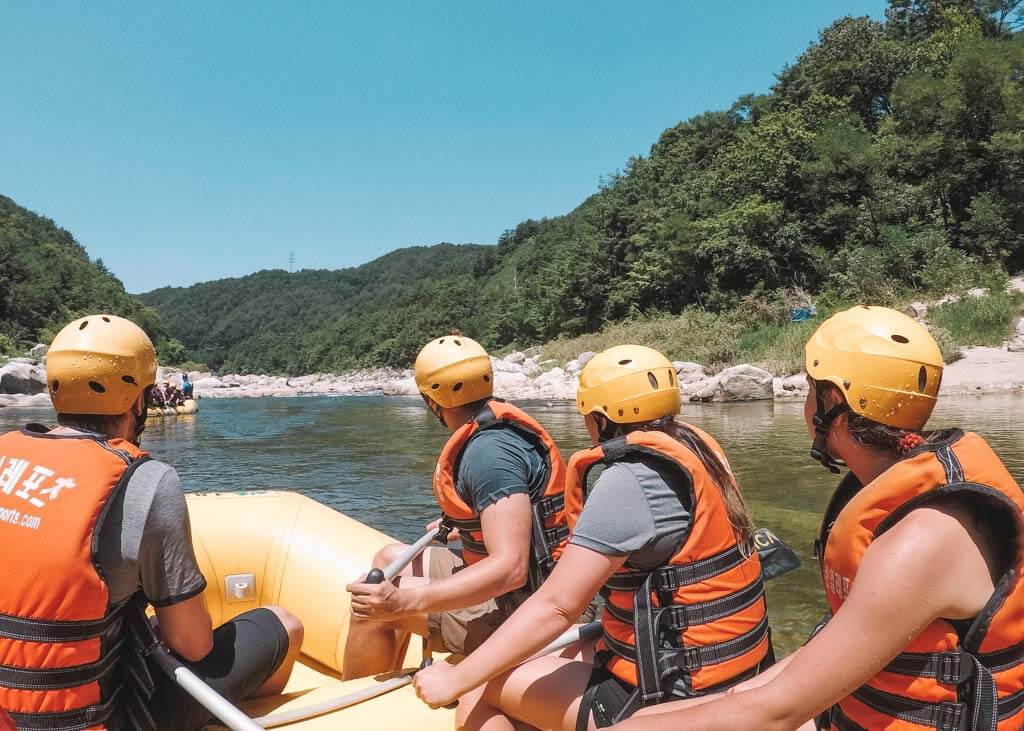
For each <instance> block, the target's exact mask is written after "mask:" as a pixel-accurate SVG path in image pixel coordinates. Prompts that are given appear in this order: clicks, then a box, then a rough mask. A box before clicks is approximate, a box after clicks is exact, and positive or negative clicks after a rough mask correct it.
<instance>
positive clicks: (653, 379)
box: [647, 371, 658, 388]
mask: <svg viewBox="0 0 1024 731" xmlns="http://www.w3.org/2000/svg"><path fill="white" fill-rule="evenodd" d="M647 380H648V381H650V382H651V388H657V387H658V377H657V376H656V375H654V374H653V373H651V372H650V371H647Z"/></svg>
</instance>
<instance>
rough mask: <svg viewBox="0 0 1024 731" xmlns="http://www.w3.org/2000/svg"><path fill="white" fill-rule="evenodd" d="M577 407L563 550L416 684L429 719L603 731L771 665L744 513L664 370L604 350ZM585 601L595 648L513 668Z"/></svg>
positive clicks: (583, 380)
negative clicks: (577, 443) (454, 715)
mask: <svg viewBox="0 0 1024 731" xmlns="http://www.w3.org/2000/svg"><path fill="white" fill-rule="evenodd" d="M576 406H577V408H578V409H579V412H580V414H581V415H582V416H583V420H584V424H585V425H586V429H587V433H588V434H589V435H590V438H591V440H592V441H593V444H594V446H593V447H592V448H590V449H587V450H584V451H582V452H578V453H576V454H574V455H573V456H572V459H571V460H569V467H568V471H567V476H566V485H565V507H566V513H567V515H568V519H569V525H570V526H571V527H572V536H571V538H570V539H569V544H568V546H566V548H565V550H564V552H563V553H562V556H561V558H560V559H559V561H558V565H557V566H555V569H554V571H553V572H552V573H551V577H550V578H549V579H548V580H547V581H546V582H545V583H544V585H543V586H542V587H541V588H540V590H539V591H537V592H536V593H535V594H534V595H533V596H531V597H530V598H529V599H528V600H527V601H526V602H525V603H524V604H523V605H522V606H521V607H520V608H519V610H518V611H517V612H516V613H515V614H513V615H512V616H511V617H510V618H509V619H508V621H506V622H505V623H504V624H503V625H502V626H501V628H500V629H499V630H498V631H497V632H495V633H494V634H493V635H492V636H491V638H490V639H489V640H488V641H487V642H486V643H484V644H483V645H482V646H481V647H480V648H479V649H478V650H477V651H476V652H474V653H473V654H472V655H470V656H469V657H467V658H465V659H464V660H463V661H462V662H460V663H459V664H458V665H449V664H448V663H435V664H434V665H433V666H432V667H429V668H426V669H424V670H421V671H419V673H417V675H416V678H415V680H414V683H415V685H416V692H417V693H418V694H419V696H420V697H421V698H422V699H423V700H424V701H426V702H427V703H428V704H430V705H433V706H440V705H445V704H447V703H449V702H450V701H451V700H452V699H453V698H457V697H462V698H463V700H462V701H461V702H460V703H459V710H458V714H459V723H458V724H457V726H458V728H460V729H467V730H471V729H487V730H488V731H498V730H507V731H513V730H514V729H521V728H542V729H560V730H562V731H574V729H578V730H580V731H585V730H586V729H593V728H604V727H606V726H611V725H612V724H613V723H616V722H617V721H620V720H621V719H623V718H628V717H630V716H631V715H633V714H644V713H649V712H651V711H653V710H654V709H655V708H657V706H656V705H655V704H658V703H662V702H664V701H667V700H671V699H673V698H688V697H693V696H699V695H703V694H706V693H712V692H715V691H720V690H724V689H727V688H729V687H731V686H734V685H736V684H738V683H740V682H742V681H744V680H747V679H749V678H751V677H753V676H755V675H756V674H757V673H758V672H759V671H761V670H762V669H763V668H765V667H767V666H768V665H770V664H771V663H772V662H773V659H774V656H773V653H772V649H771V635H770V633H769V629H768V616H767V608H766V604H765V596H764V582H763V576H762V572H761V562H760V559H759V557H758V554H757V551H756V550H755V546H754V540H753V535H754V527H753V524H752V521H751V518H750V514H749V513H748V511H747V507H746V505H745V504H744V502H743V499H742V497H741V496H740V492H739V487H738V486H737V484H736V479H735V478H734V477H733V475H732V472H731V471H730V469H729V463H728V461H727V459H726V457H725V453H724V451H723V450H722V447H721V446H719V444H718V443H717V442H716V441H715V440H714V439H713V438H712V437H711V436H710V435H708V434H706V433H704V432H703V431H701V430H700V429H698V428H697V427H695V426H691V425H689V424H686V423H684V422H683V421H682V420H680V419H678V418H677V416H678V413H679V407H680V396H679V383H678V381H677V380H676V372H675V368H674V367H673V366H672V363H670V362H669V360H668V359H667V358H666V357H665V356H664V355H662V354H661V353H659V352H658V351H656V350H653V349H651V348H646V347H643V346H640V345H620V346H616V347H613V348H609V349H608V350H605V351H604V352H602V353H598V354H597V355H595V356H594V357H593V358H592V359H591V360H590V361H589V362H588V363H587V364H586V366H585V367H584V369H583V371H582V373H580V379H579V389H578V390H577V394H576ZM595 468H602V471H601V472H600V475H598V476H597V477H596V480H593V484H592V486H591V485H590V481H589V480H588V478H590V479H593V478H594V476H595V474H596V470H595ZM598 591H600V592H601V593H602V594H603V595H604V596H605V598H606V600H607V603H606V605H605V607H604V612H603V614H602V625H603V630H604V631H603V637H602V638H601V639H598V640H596V643H595V641H593V640H589V641H585V642H583V643H581V644H578V645H577V646H576V647H575V648H571V649H570V650H568V651H563V652H562V653H559V654H558V655H555V654H549V655H547V656H545V657H541V658H539V659H537V660H533V661H531V662H527V663H525V664H523V665H519V663H522V662H523V661H524V660H526V659H527V658H529V657H531V656H532V655H533V654H535V653H537V652H539V651H541V650H542V649H543V648H544V647H545V646H546V645H547V644H548V643H549V642H551V641H552V640H554V639H555V638H556V637H558V636H559V635H560V634H561V633H562V632H564V631H565V630H567V629H568V628H569V626H570V625H571V623H572V620H573V618H574V617H577V616H578V615H579V613H580V612H581V611H582V609H583V608H584V607H586V606H587V603H588V602H589V601H590V599H591V597H593V596H594V594H595V593H597V592H598ZM573 649H575V652H574V651H573ZM517 665H519V666H518V667H516V666H517ZM509 668H513V669H512V670H509ZM480 686H482V687H480ZM474 688H477V690H475V691H473V690H472V689H474ZM471 691H472V692H471ZM646 720H647V719H646V718H645V719H644V721H645V722H646ZM678 728H679V729H686V728H687V726H685V725H681V726H678ZM745 728H746V729H747V731H750V729H760V728H761V726H760V725H759V724H757V723H754V724H749V725H748V726H746V727H745Z"/></svg>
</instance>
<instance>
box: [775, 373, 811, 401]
mask: <svg viewBox="0 0 1024 731" xmlns="http://www.w3.org/2000/svg"><path fill="white" fill-rule="evenodd" d="M808 390H810V389H809V387H808V385H807V374H806V373H797V374H795V375H792V376H786V377H785V378H776V379H773V380H772V391H773V392H774V394H775V398H777V399H789V398H806V397H807V391H808Z"/></svg>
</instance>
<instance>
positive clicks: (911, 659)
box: [885, 650, 974, 685]
mask: <svg viewBox="0 0 1024 731" xmlns="http://www.w3.org/2000/svg"><path fill="white" fill-rule="evenodd" d="M885 672H887V673H895V674H897V675H909V676H911V677H921V678H935V679H936V680H938V681H939V682H940V683H945V684H946V685H960V684H961V683H964V682H966V681H967V680H969V679H970V678H972V677H973V676H974V659H973V658H972V657H970V655H967V654H966V653H964V652H962V651H959V650H954V651H953V652H933V653H918V652H901V653H900V654H899V655H897V656H896V658H895V659H894V660H893V661H892V662H890V663H889V664H888V665H886V666H885Z"/></svg>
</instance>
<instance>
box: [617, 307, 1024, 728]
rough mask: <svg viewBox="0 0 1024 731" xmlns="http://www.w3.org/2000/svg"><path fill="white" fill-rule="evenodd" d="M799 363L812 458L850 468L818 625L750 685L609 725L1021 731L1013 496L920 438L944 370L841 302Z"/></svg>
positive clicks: (901, 333) (830, 540)
mask: <svg viewBox="0 0 1024 731" xmlns="http://www.w3.org/2000/svg"><path fill="white" fill-rule="evenodd" d="M806 350H807V361H806V367H807V374H808V381H809V383H810V392H809V394H808V396H807V403H806V406H805V409H804V413H805V416H806V420H807V427H808V432H809V434H810V435H811V437H812V438H813V440H814V444H813V448H812V453H811V454H812V456H813V457H814V458H815V459H816V460H818V461H819V462H821V463H822V464H823V465H824V466H825V467H828V468H829V469H830V470H831V471H833V472H839V470H840V468H841V467H843V466H846V467H848V468H849V470H850V472H849V474H847V475H846V476H845V477H844V479H843V480H842V482H841V483H840V485H839V487H838V489H837V490H836V492H835V494H834V495H833V497H832V501H831V503H830V505H829V507H828V509H827V510H826V513H825V516H824V519H823V521H822V529H821V535H820V537H819V539H818V542H817V544H816V545H817V549H818V556H819V560H820V563H821V570H822V579H823V582H824V585H825V595H826V598H827V599H828V603H829V606H830V608H831V618H830V619H829V620H828V622H827V623H826V624H825V625H824V627H823V628H821V629H820V631H819V632H817V634H816V635H815V636H814V637H813V638H812V639H811V640H810V641H808V643H807V644H806V645H804V646H803V647H801V648H800V649H799V650H797V651H796V652H795V653H793V654H792V655H790V656H789V657H787V658H786V659H785V660H783V661H781V662H780V663H779V664H778V665H777V666H776V667H775V668H773V669H772V670H770V671H769V672H767V673H765V675H764V676H762V677H761V678H758V679H756V680H755V681H754V682H753V683H752V684H751V686H752V687H749V688H747V689H745V690H743V691H741V692H736V693H735V694H733V695H730V696H728V697H726V698H721V699H716V700H714V701H712V702H709V703H707V704H705V705H701V706H699V707H694V708H685V709H682V710H678V711H676V710H675V709H674V708H673V707H672V705H668V706H665V707H664V710H665V711H669V712H666V713H664V714H661V715H657V716H654V717H651V718H644V719H643V721H642V723H639V722H638V723H632V722H630V723H625V724H622V726H621V727H617V728H621V729H622V731H632V730H638V729H643V730H644V731H661V730H667V729H673V730H674V729H680V728H685V729H688V731H700V730H702V729H707V730H709V731H710V730H711V729H714V731H728V730H729V729H736V730H737V731H739V730H740V729H743V730H744V731H746V729H751V728H758V729H766V730H767V731H774V730H776V729H777V730H778V731H782V730H783V729H793V728H796V727H798V726H800V728H801V729H803V728H805V727H806V728H814V727H815V724H814V723H811V722H810V719H812V718H814V717H817V721H816V726H817V728H820V729H836V730H844V729H891V730H892V731H897V730H898V731H904V730H906V731H914V730H916V729H965V730H966V729H970V730H971V731H995V730H996V729H998V730H999V731H1011V730H1013V731H1016V730H1017V729H1020V728H1024V584H1022V581H1021V577H1022V575H1024V494H1022V493H1021V489H1020V487H1019V486H1018V485H1017V483H1016V482H1014V480H1013V478H1012V477H1011V476H1010V474H1009V472H1008V471H1007V470H1006V467H1004V466H1003V463H1002V462H1001V461H1000V460H999V457H998V456H996V454H995V453H994V452H993V451H992V449H991V448H990V447H989V445H988V444H986V442H985V440H984V439H982V438H981V437H980V436H978V435H977V434H973V433H971V432H964V431H961V430H959V429H946V430H942V431H925V426H926V424H927V422H928V419H929V417H930V416H931V413H932V410H933V408H934V407H935V403H936V400H937V398H938V394H939V384H940V382H941V380H942V370H943V363H942V357H941V355H940V353H939V348H938V346H937V345H936V343H935V340H934V339H933V338H932V336H931V334H930V333H929V332H928V331H927V330H926V329H925V328H924V327H922V326H921V325H920V324H918V323H917V322H915V321H914V320H912V319H911V318H909V317H907V316H906V315H903V314H902V313H899V312H896V311H894V310H890V309H887V308H884V307H855V308H853V309H850V310H847V311H845V312H841V313H839V314H837V315H835V316H834V317H832V318H830V319H828V320H826V321H825V322H824V323H823V324H822V325H821V327H819V328H818V330H817V332H815V333H814V335H813V336H812V337H811V339H810V341H808V343H807V347H806ZM801 724H805V726H801Z"/></svg>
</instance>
